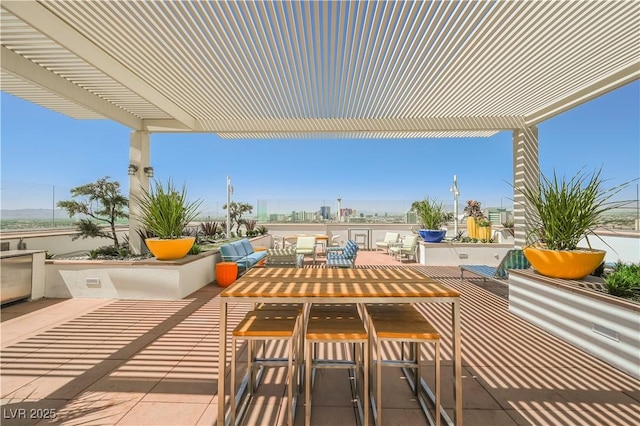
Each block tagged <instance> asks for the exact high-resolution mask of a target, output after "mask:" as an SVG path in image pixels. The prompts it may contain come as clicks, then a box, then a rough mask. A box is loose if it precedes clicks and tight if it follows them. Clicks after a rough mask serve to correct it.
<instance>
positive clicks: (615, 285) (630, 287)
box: [604, 262, 640, 298]
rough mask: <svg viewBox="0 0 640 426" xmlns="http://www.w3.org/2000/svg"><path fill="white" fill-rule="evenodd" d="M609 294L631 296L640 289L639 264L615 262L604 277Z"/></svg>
mask: <svg viewBox="0 0 640 426" xmlns="http://www.w3.org/2000/svg"><path fill="white" fill-rule="evenodd" d="M604 282H605V284H606V285H607V290H608V291H609V294H611V295H613V296H619V297H627V298H628V297H632V296H633V295H634V293H635V292H636V291H638V290H640V264H633V263H632V264H623V263H621V262H618V263H616V265H615V266H614V268H613V271H612V272H611V273H610V274H609V275H607V277H606V278H605V279H604Z"/></svg>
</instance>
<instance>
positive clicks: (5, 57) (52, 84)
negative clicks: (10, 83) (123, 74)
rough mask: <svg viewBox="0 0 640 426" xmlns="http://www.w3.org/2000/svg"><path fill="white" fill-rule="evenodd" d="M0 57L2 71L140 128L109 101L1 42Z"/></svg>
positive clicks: (136, 122)
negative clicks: (26, 57) (15, 51)
mask: <svg viewBox="0 0 640 426" xmlns="http://www.w3.org/2000/svg"><path fill="white" fill-rule="evenodd" d="M0 60H1V62H2V69H3V71H5V72H8V73H10V74H12V75H14V76H16V77H17V78H19V79H26V80H27V81H29V82H31V83H33V84H35V85H37V86H39V87H42V88H43V89H45V90H47V91H48V92H51V93H54V94H56V95H58V96H60V97H62V98H64V99H68V100H69V101H71V102H73V103H76V104H78V105H80V106H82V107H84V108H87V109H89V110H92V111H95V112H96V113H98V114H100V115H102V116H104V117H106V118H109V119H111V120H114V121H117V122H118V123H121V124H123V125H125V126H127V127H129V128H131V129H141V128H142V120H140V119H139V118H137V117H135V116H134V115H131V114H129V113H128V112H126V111H124V110H122V109H120V108H118V107H117V106H115V105H113V104H112V103H110V102H107V101H105V100H104V99H102V98H100V97H98V96H96V95H94V94H93V93H91V92H88V91H87V90H84V89H82V88H80V87H79V86H77V85H75V84H73V83H71V82H69V81H68V80H65V79H64V78H62V77H59V76H57V75H56V74H54V73H52V72H50V71H47V70H46V69H44V68H42V67H41V66H39V65H37V64H35V63H33V62H31V61H29V60H28V59H25V58H24V57H22V56H20V55H18V54H16V53H14V52H12V51H11V50H9V49H7V48H6V47H4V46H2V56H1V58H0Z"/></svg>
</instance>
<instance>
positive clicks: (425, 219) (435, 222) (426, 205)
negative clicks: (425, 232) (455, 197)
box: [411, 198, 446, 229]
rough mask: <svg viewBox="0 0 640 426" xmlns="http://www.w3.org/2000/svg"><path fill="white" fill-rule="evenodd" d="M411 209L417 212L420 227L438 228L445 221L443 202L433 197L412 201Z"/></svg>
mask: <svg viewBox="0 0 640 426" xmlns="http://www.w3.org/2000/svg"><path fill="white" fill-rule="evenodd" d="M411 210H413V211H415V212H416V213H417V214H418V219H419V220H420V227H421V228H422V229H440V228H441V227H442V225H444V223H445V215H446V212H445V211H444V203H438V202H437V201H436V200H435V199H433V200H432V199H430V198H425V199H424V200H422V201H414V202H413V203H412V204H411Z"/></svg>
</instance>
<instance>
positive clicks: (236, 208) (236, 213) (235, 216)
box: [222, 201, 253, 231]
mask: <svg viewBox="0 0 640 426" xmlns="http://www.w3.org/2000/svg"><path fill="white" fill-rule="evenodd" d="M222 208H223V209H225V210H226V209H227V205H226V204H225V205H223V206H222ZM251 212H253V206H252V205H251V204H249V203H236V202H235V201H232V202H231V203H229V219H230V220H231V224H230V225H229V226H230V228H231V229H233V227H234V226H235V227H236V231H240V225H242V222H243V221H242V215H243V214H244V213H251Z"/></svg>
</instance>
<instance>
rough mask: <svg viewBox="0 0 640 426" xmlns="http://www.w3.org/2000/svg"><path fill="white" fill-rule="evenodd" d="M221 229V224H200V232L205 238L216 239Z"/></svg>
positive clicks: (210, 222)
mask: <svg viewBox="0 0 640 426" xmlns="http://www.w3.org/2000/svg"><path fill="white" fill-rule="evenodd" d="M219 228H221V224H220V223H219V222H212V221H208V222H201V223H200V230H201V231H202V233H203V234H204V236H205V237H214V236H215V235H216V234H217V233H218V232H219Z"/></svg>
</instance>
